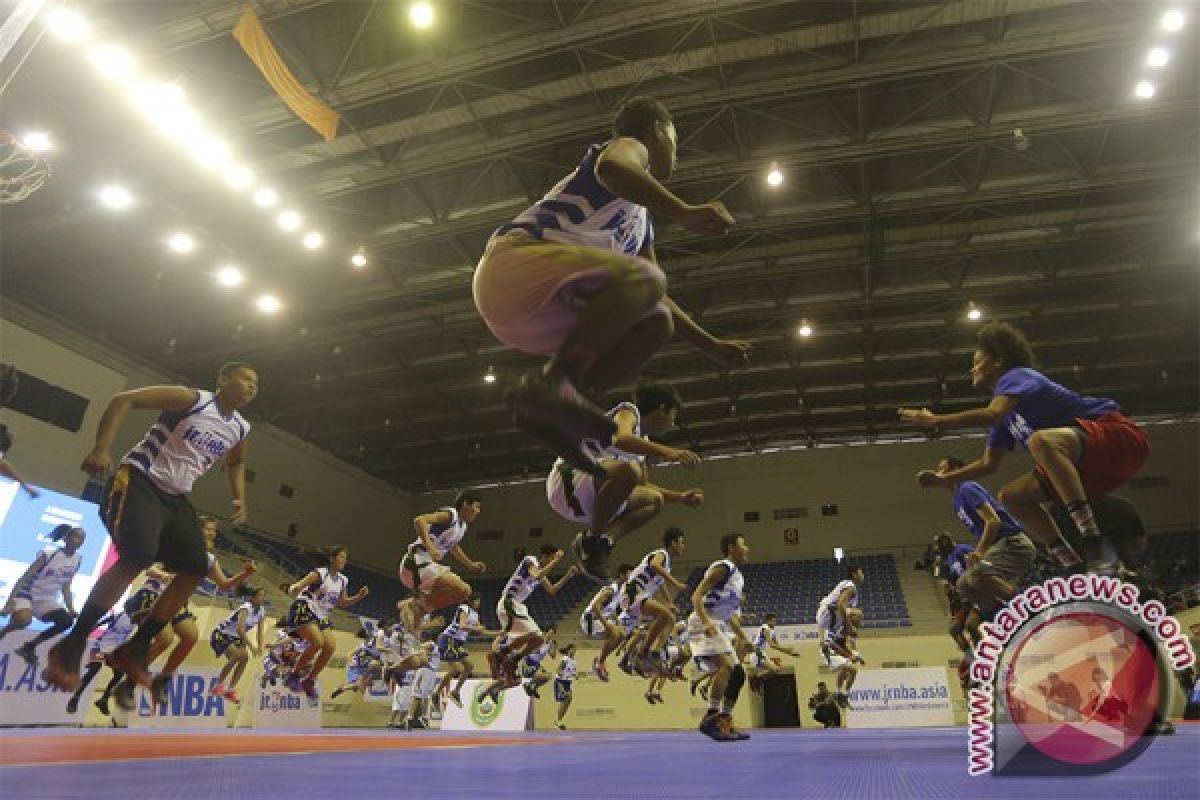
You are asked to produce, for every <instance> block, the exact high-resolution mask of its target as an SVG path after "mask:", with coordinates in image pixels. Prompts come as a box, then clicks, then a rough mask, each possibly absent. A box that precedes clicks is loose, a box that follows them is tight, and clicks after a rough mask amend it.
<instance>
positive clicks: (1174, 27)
mask: <svg viewBox="0 0 1200 800" xmlns="http://www.w3.org/2000/svg"><path fill="white" fill-rule="evenodd" d="M1183 20H1184V16H1183V12H1182V11H1180V10H1179V9H1171V10H1170V11H1168V12H1166V13H1165V14H1163V15H1162V19H1161V20H1159V23H1158V25H1159V27H1160V28H1162V29H1163V30H1164V31H1167V32H1169V33H1175V32H1176V31H1179V30H1183Z"/></svg>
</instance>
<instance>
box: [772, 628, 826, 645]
mask: <svg viewBox="0 0 1200 800" xmlns="http://www.w3.org/2000/svg"><path fill="white" fill-rule="evenodd" d="M775 638H776V639H778V640H779V643H780V644H796V643H799V642H815V641H816V640H817V626H816V625H776V626H775Z"/></svg>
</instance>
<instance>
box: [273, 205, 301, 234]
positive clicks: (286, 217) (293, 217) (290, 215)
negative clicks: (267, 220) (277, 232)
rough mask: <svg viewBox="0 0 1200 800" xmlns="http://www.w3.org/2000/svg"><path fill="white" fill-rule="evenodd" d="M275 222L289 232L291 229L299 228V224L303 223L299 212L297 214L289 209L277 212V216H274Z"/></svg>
mask: <svg viewBox="0 0 1200 800" xmlns="http://www.w3.org/2000/svg"><path fill="white" fill-rule="evenodd" d="M275 222H276V223H277V224H278V225H279V227H280V228H282V229H283V230H285V231H287V232H289V233H291V232H292V231H294V230H296V229H297V228H299V227H300V225H301V224H303V222H304V217H302V216H300V214H298V213H297V212H295V211H292V210H290V209H289V210H287V211H281V212H279V216H277V217H276V218H275Z"/></svg>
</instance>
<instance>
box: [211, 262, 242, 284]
mask: <svg viewBox="0 0 1200 800" xmlns="http://www.w3.org/2000/svg"><path fill="white" fill-rule="evenodd" d="M245 280H246V276H245V275H243V274H242V271H241V270H240V269H238V268H237V267H235V266H233V265H232V264H226V265H225V266H223V267H219V268H218V269H217V283H219V284H221V285H222V286H224V287H225V288H226V289H232V288H234V287H235V286H241V285H242V282H243V281H245Z"/></svg>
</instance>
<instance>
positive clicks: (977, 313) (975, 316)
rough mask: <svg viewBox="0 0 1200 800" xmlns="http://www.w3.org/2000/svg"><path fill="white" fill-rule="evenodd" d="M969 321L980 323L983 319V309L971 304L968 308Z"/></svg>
mask: <svg viewBox="0 0 1200 800" xmlns="http://www.w3.org/2000/svg"><path fill="white" fill-rule="evenodd" d="M967 319H969V320H971V322H978V321H979V320H981V319H983V309H981V308H980V307H979V306H977V305H975V304H974V303H971V304H970V305H969V306H967Z"/></svg>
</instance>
